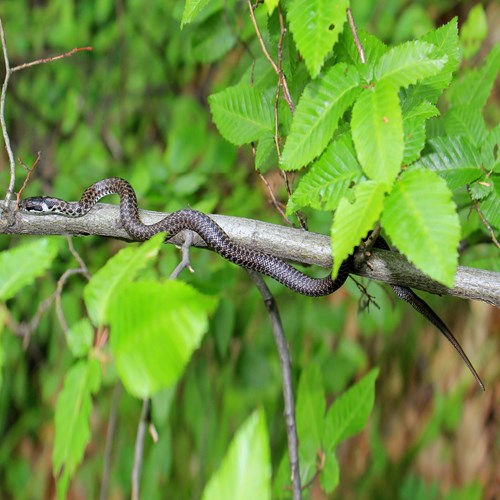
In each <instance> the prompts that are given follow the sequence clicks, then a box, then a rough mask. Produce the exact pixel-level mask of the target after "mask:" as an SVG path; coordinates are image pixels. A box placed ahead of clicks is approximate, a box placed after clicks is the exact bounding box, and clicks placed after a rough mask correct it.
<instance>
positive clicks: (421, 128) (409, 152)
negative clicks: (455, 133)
mask: <svg viewBox="0 0 500 500" xmlns="http://www.w3.org/2000/svg"><path fill="white" fill-rule="evenodd" d="M438 114H439V111H438V109H437V108H436V106H434V105H433V104H430V103H428V102H425V101H423V102H420V103H418V104H416V105H415V106H413V107H412V108H410V109H408V110H403V131H404V140H405V149H404V153H403V163H404V164H405V165H408V164H410V163H412V162H413V161H415V160H416V159H417V158H418V157H419V156H420V152H421V151H422V149H423V147H424V144H425V122H426V120H427V119H428V118H430V117H432V116H436V115H438Z"/></svg>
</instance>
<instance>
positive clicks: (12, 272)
mask: <svg viewBox="0 0 500 500" xmlns="http://www.w3.org/2000/svg"><path fill="white" fill-rule="evenodd" d="M56 255H57V241H56V240H55V239H53V238H41V239H39V240H35V241H31V242H29V243H27V244H25V245H21V246H18V247H15V248H12V249H11V250H5V251H3V252H0V300H8V299H10V298H12V297H14V295H15V294H16V293H17V292H18V291H19V290H21V288H23V287H24V286H26V285H29V284H30V283H33V281H35V278H37V277H38V276H41V275H42V274H44V273H45V271H46V270H47V269H49V268H50V266H51V265H52V262H53V260H54V259H55V257H56Z"/></svg>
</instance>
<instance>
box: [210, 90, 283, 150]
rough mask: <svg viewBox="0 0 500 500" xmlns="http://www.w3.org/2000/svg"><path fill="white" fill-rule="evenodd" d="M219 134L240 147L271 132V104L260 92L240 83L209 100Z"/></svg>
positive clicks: (272, 122) (212, 96)
mask: <svg viewBox="0 0 500 500" xmlns="http://www.w3.org/2000/svg"><path fill="white" fill-rule="evenodd" d="M208 102H209V104H210V110H211V112H212V116H213V120H214V122H215V125H216V126H217V128H218V129H219V132H220V133H221V135H222V136H223V137H224V138H225V139H226V140H228V141H229V142H232V143H233V144H236V145H237V146H241V145H242V144H246V143H249V142H252V141H256V140H258V139H259V138H260V137H261V136H262V135H264V134H269V132H271V133H272V132H273V126H274V116H273V109H274V104H273V102H272V100H271V99H270V98H269V97H268V96H267V95H266V94H265V93H264V92H262V91H261V90H258V89H256V88H254V87H251V86H250V85H248V84H244V83H240V84H238V85H235V86H234V87H229V88H227V89H225V90H222V91H221V92H218V93H217V94H212V95H211V96H209V98H208Z"/></svg>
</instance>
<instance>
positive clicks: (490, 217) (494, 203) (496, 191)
mask: <svg viewBox="0 0 500 500" xmlns="http://www.w3.org/2000/svg"><path fill="white" fill-rule="evenodd" d="M490 182H491V183H493V190H492V192H491V194H490V195H489V196H487V197H486V198H485V199H484V200H483V201H482V202H481V212H482V213H483V215H484V217H485V218H486V220H487V221H488V222H489V224H490V225H491V226H493V227H495V228H497V229H498V230H500V176H499V175H496V176H493V177H492V178H491V179H490Z"/></svg>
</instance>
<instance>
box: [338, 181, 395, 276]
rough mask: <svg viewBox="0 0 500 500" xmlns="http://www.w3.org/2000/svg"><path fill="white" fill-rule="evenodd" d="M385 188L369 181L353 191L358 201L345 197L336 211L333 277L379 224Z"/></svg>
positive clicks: (383, 185)
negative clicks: (369, 232)
mask: <svg viewBox="0 0 500 500" xmlns="http://www.w3.org/2000/svg"><path fill="white" fill-rule="evenodd" d="M385 191H386V185H385V184H381V183H379V182H376V181H366V182H362V183H361V184H358V185H357V186H356V187H355V189H354V195H355V201H354V203H350V202H349V201H348V199H347V198H345V197H344V198H343V199H342V200H341V202H340V203H339V206H338V208H337V210H336V212H335V216H334V218H333V225H332V233H331V234H332V254H333V269H332V276H333V277H335V276H337V272H338V270H339V267H340V265H341V264H342V262H343V261H344V260H345V259H346V258H347V257H348V256H349V255H350V254H351V253H352V251H353V250H354V247H356V246H357V245H359V242H360V241H361V239H362V238H364V237H365V236H366V235H367V233H368V231H370V229H372V228H373V226H374V225H375V222H377V220H378V218H379V216H380V214H381V212H382V208H383V205H384V195H385Z"/></svg>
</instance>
